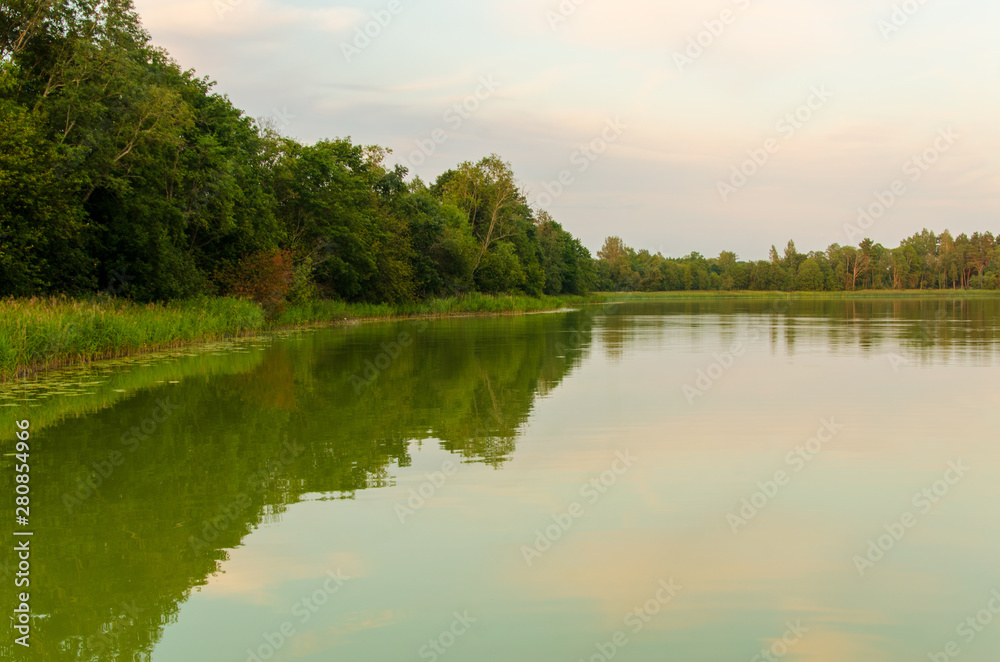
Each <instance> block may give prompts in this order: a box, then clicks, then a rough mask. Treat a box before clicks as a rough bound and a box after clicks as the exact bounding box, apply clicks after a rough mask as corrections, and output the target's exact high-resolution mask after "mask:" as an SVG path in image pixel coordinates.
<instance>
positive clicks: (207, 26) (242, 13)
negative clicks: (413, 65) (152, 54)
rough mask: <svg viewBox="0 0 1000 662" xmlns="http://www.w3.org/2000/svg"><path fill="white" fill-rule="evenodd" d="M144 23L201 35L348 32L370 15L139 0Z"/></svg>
mask: <svg viewBox="0 0 1000 662" xmlns="http://www.w3.org/2000/svg"><path fill="white" fill-rule="evenodd" d="M136 9H138V10H139V14H140V16H142V19H143V23H144V24H146V25H148V26H151V27H153V29H155V31H156V32H157V33H178V34H185V35H199V36H205V37H210V36H213V35H215V36H225V37H244V38H248V37H256V36H260V35H266V34H268V33H271V32H273V31H275V30H291V31H295V30H307V31H317V32H325V33H333V34H340V33H345V32H348V31H349V30H351V29H352V28H354V27H355V26H357V25H359V24H360V23H361V22H362V20H363V19H364V18H365V17H366V14H365V13H364V12H362V11H361V10H359V9H355V8H353V7H329V8H321V9H315V8H306V7H294V6H290V5H284V4H279V3H276V2H272V1H270V0H214V1H212V2H209V1H208V0H191V1H188V2H170V3H167V2H161V1H159V0H138V1H137V2H136Z"/></svg>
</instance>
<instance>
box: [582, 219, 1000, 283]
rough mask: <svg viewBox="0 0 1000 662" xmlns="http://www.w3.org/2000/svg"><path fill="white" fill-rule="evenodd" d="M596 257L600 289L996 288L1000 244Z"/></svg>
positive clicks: (964, 240)
mask: <svg viewBox="0 0 1000 662" xmlns="http://www.w3.org/2000/svg"><path fill="white" fill-rule="evenodd" d="M597 255H598V258H599V261H598V264H597V280H596V283H595V285H596V287H597V289H599V290H602V291H645V292H662V291H675V290H678V291H679V290H763V291H767V290H775V291H777V290H780V291H786V292H791V291H812V292H820V291H829V292H840V291H854V290H881V289H884V290H889V289H895V290H903V289H990V290H995V289H1000V241H998V240H997V238H996V237H994V236H993V234H992V233H990V232H982V233H980V232H976V233H974V234H973V235H972V236H971V237H969V236H968V235H965V234H961V235H959V236H958V237H954V236H952V234H951V233H950V232H949V231H947V230H945V231H944V232H942V233H941V234H939V235H936V234H934V233H933V232H930V231H928V230H926V229H925V230H923V231H922V232H920V233H919V234H915V235H913V236H912V237H909V238H908V239H904V240H903V241H902V242H901V243H900V245H899V247H897V248H886V247H884V246H882V245H881V244H876V243H875V242H873V241H872V240H871V239H865V240H864V241H862V242H861V244H860V245H858V246H857V247H854V246H841V245H840V244H833V245H831V246H830V247H829V248H827V249H826V250H825V251H813V252H809V253H800V252H799V251H798V250H797V249H796V247H795V242H793V241H789V242H788V244H787V246H786V247H785V250H784V251H783V252H782V253H779V252H778V250H777V248H775V247H774V246H772V247H771V252H770V257H769V259H767V260H757V261H753V262H740V261H738V260H737V256H736V254H735V253H732V252H729V251H723V252H722V253H721V254H720V255H719V257H716V258H705V257H704V256H702V255H700V254H699V253H691V254H690V255H688V256H686V257H683V258H679V259H671V258H665V257H663V255H660V254H656V255H653V254H651V253H650V252H649V251H646V250H640V251H638V252H637V251H636V250H635V249H633V248H630V247H629V246H626V245H625V243H624V242H623V241H622V240H621V239H620V238H619V237H608V238H607V240H606V241H605V243H604V247H603V248H602V249H601V250H600V251H598V253H597Z"/></svg>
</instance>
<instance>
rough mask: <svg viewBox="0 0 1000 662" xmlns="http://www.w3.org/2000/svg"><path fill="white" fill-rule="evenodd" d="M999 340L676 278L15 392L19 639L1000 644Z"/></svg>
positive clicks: (886, 646)
mask: <svg viewBox="0 0 1000 662" xmlns="http://www.w3.org/2000/svg"><path fill="white" fill-rule="evenodd" d="M998 338H1000V302H998V301H997V300H991V299H975V300H967V301H957V300H950V299H946V298H942V299H925V300H898V299H896V300H864V301H855V302H847V301H792V302H785V301H781V300H775V301H767V300H761V301H750V300H713V301H701V302H699V301H683V302H655V301H653V302H641V303H630V304H624V305H617V306H606V307H603V308H602V307H600V306H597V307H593V308H584V309H582V310H579V311H574V312H563V313H559V314H548V315H527V316H521V317H497V318H485V319H477V318H467V319H454V320H434V321H403V322H394V323H385V324H370V325H356V326H349V327H340V328H332V329H324V330H316V331H308V332H299V333H292V334H285V335H282V336H274V337H268V338H257V339H250V340H247V341H242V342H236V343H224V344H219V345H214V346H209V347H202V348H194V349H192V350H190V351H185V352H178V353H167V354H162V355H157V356H154V357H145V358H142V359H134V360H129V361H120V362H116V363H114V364H110V365H107V364H102V365H101V366H98V367H95V368H93V369H90V370H88V371H86V372H84V373H80V372H67V373H65V374H63V373H60V374H59V375H57V376H56V378H54V379H50V380H48V381H47V382H40V383H38V384H35V385H30V384H29V385H22V386H21V387H19V388H18V389H15V390H13V391H12V390H10V389H8V390H7V391H6V392H4V393H3V394H2V396H3V400H2V402H3V403H5V404H10V405H14V406H12V407H4V408H0V424H2V425H3V430H4V433H3V434H4V439H5V440H8V439H9V438H10V437H11V436H12V435H11V434H10V432H9V431H12V430H13V429H14V428H13V421H14V420H15V419H20V418H28V419H29V420H31V421H32V426H33V431H34V440H33V455H32V486H33V489H34V492H33V495H32V498H33V501H32V522H31V524H32V526H31V528H32V529H33V530H34V531H35V535H34V538H33V545H34V553H33V557H32V588H33V592H32V603H33V609H34V611H35V613H36V615H37V616H36V618H35V621H34V634H33V646H32V649H31V656H30V657H29V658H27V659H32V660H145V659H151V660H154V661H157V662H173V661H178V662H182V661H183V662H189V661H191V660H196V661H200V660H206V661H219V662H225V661H233V662H244V661H246V660H255V659H258V660H301V661H320V660H322V661H324V662H325V661H328V660H344V661H350V662H353V661H359V662H360V661H366V662H367V661H372V660H377V661H380V662H382V661H384V662H392V661H396V660H399V661H404V660H421V659H425V660H437V659H442V660H447V661H449V662H451V661H453V662H460V661H463V660H465V661H476V662H492V661H497V662H499V661H508V660H529V661H534V660H538V661H549V660H566V661H567V662H576V661H578V660H581V659H582V660H587V661H590V660H602V659H608V658H610V657H611V656H612V655H613V656H614V659H616V660H623V661H630V660H631V661H635V662H645V661H653V660H656V661H661V660H674V659H676V660H685V661H702V660H704V661H713V662H714V661H721V660H748V661H749V660H753V659H754V656H756V655H760V652H761V650H762V649H769V650H773V651H774V652H775V654H776V655H779V656H783V658H782V659H788V660H803V661H810V662H821V661H831V662H832V661H834V660H837V661H842V660H865V661H866V662H867V661H870V662H879V661H883V660H885V661H890V660H891V661H897V660H927V659H944V658H940V657H938V658H934V657H931V658H929V657H928V656H929V655H932V656H933V655H936V654H939V653H941V654H943V653H942V652H943V651H945V649H946V646H948V645H949V643H951V644H952V646H953V647H952V649H951V650H952V651H955V650H956V648H955V647H957V650H959V651H960V655H961V659H962V660H967V661H968V662H977V661H983V662H986V661H989V662H995V660H997V659H998V658H1000V614H997V615H995V617H996V619H997V620H996V621H994V620H993V619H994V614H993V613H992V612H990V604H991V600H992V601H993V602H992V605H993V606H994V607H995V608H996V609H997V610H998V612H1000V600H994V598H993V597H992V592H993V591H997V590H1000V567H998V564H997V553H998V550H1000V526H998V525H997V522H998V521H1000V498H998V497H1000V480H998V478H1000V449H998V445H997V435H996V431H995V430H996V425H995V416H994V414H995V412H996V411H997V410H998V409H1000V390H998V388H997V363H998V362H997V357H998V353H997V349H998V344H1000V343H998ZM821 439H822V440H825V441H821ZM810 440H812V441H810ZM7 451H9V448H8V446H7V445H5V453H6V452H7ZM116 454H117V455H116ZM112 461H116V462H117V464H112V463H111V462H112ZM12 462H13V458H12V457H11V456H9V455H5V456H4V457H3V461H2V466H0V469H2V472H3V484H4V485H5V486H6V487H7V488H8V489H7V493H8V494H10V493H12V491H13V482H12V480H11V478H10V477H11V476H12V475H13V470H12V467H11V464H12ZM956 467H957V469H956ZM98 482H99V484H98ZM924 490H928V492H927V493H926V494H922V492H923V491H924ZM935 490H937V492H935ZM2 509H3V513H2V516H3V517H5V518H6V519H5V521H13V507H12V504H10V503H8V500H5V501H4V503H3V507H2ZM894 535H895V537H893V536H894ZM886 536H888V537H886ZM897 538H898V539H897ZM880 545H881V547H879V546H880ZM3 560H4V561H5V562H6V563H7V565H6V566H5V568H6V573H9V572H10V569H11V567H12V566H11V564H12V563H13V561H14V559H13V556H12V555H9V556H6V557H4V559H3ZM9 582H10V580H9V575H8V579H7V580H6V581H5V584H9ZM998 595H1000V593H998ZM2 599H3V601H4V602H3V607H4V609H5V612H8V613H9V612H10V611H11V610H12V609H13V605H12V604H11V600H12V597H11V591H9V590H5V591H3V594H2ZM977 615H978V618H979V619H980V620H979V621H978V622H977V621H976V620H975V619H976V618H977ZM968 618H972V619H973V621H972V622H971V623H969V622H966V623H965V624H964V626H963V622H965V621H966V619H968ZM5 637H9V635H5ZM783 637H784V640H782V638H783ZM10 643H11V641H10V639H9V638H5V640H4V642H3V645H4V646H5V647H6V650H5V654H7V653H8V652H9V651H10V650H11V648H10ZM17 652H18V653H19V654H20V651H17ZM5 659H6V658H5ZM22 659H23V658H22Z"/></svg>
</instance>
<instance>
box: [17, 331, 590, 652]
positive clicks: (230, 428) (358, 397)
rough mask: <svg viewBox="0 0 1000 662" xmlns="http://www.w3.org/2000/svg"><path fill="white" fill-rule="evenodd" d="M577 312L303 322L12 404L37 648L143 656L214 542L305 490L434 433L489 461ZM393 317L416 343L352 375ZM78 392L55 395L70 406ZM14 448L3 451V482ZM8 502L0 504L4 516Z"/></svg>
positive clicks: (340, 486) (215, 551)
mask: <svg viewBox="0 0 1000 662" xmlns="http://www.w3.org/2000/svg"><path fill="white" fill-rule="evenodd" d="M587 319H588V318H587V317H586V316H585V315H583V314H581V313H570V314H564V315H530V316H524V317H511V318H498V319H486V320H461V321H457V320H456V321H439V322H433V323H431V324H429V325H427V324H422V323H421V324H420V325H414V324H411V323H405V324H378V325H374V324H373V325H360V326H355V327H353V328H349V329H335V330H332V331H327V332H315V333H304V334H302V335H299V336H297V337H292V338H289V339H286V340H284V341H281V342H277V343H275V344H274V345H272V346H270V347H268V348H267V349H266V350H262V351H260V352H257V353H252V354H244V353H233V354H226V355H202V356H197V357H190V358H182V359H180V360H179V361H176V362H172V363H169V364H166V365H164V364H157V365H155V366H151V367H150V369H149V375H148V377H149V378H151V379H150V381H149V382H148V383H142V377H141V374H142V372H143V370H142V369H139V370H137V371H133V372H132V373H130V374H129V377H128V378H127V379H119V380H118V381H114V383H112V384H110V386H114V387H116V389H117V390H125V389H122V388H118V387H123V386H127V389H128V390H129V391H130V392H131V394H130V397H127V398H124V397H121V395H120V394H118V393H115V392H114V391H115V389H107V390H108V391H109V392H110V393H111V396H109V398H108V401H107V403H106V405H105V406H103V407H102V406H101V404H102V402H101V401H100V400H97V401H96V402H95V403H94V409H95V410H94V411H93V412H92V413H89V414H88V415H76V416H59V414H58V412H56V411H53V409H54V408H58V407H59V406H60V404H61V403H51V404H50V406H49V408H48V409H45V410H42V409H37V410H32V409H26V408H25V409H21V410H18V417H20V416H25V417H28V418H30V420H32V422H33V430H34V431H35V440H34V456H33V464H32V471H33V472H34V474H33V477H34V482H33V488H34V494H33V503H34V504H35V512H34V517H33V519H32V524H33V526H34V529H35V531H36V535H35V545H36V549H37V551H36V553H35V555H34V556H33V558H32V561H33V566H32V578H33V582H34V590H33V592H32V600H33V603H32V604H33V607H34V609H35V610H36V613H38V614H44V617H43V618H39V619H38V620H37V621H36V623H35V635H34V637H35V638H34V642H35V645H34V648H33V653H32V654H33V655H35V656H37V657H36V658H33V659H39V660H42V659H45V660H60V659H66V660H111V659H114V660H119V659H122V660H131V659H133V658H134V657H135V656H136V655H137V654H141V656H148V654H149V651H150V650H151V649H152V647H153V646H154V644H155V643H156V641H157V639H158V637H159V635H160V631H161V630H162V628H163V626H164V625H165V624H167V623H170V622H172V621H173V620H174V618H175V617H176V614H177V610H178V605H179V604H180V603H182V602H183V601H184V600H185V598H186V596H187V595H188V594H189V592H190V591H191V589H192V588H193V587H195V586H198V585H201V584H204V582H205V579H206V577H208V576H209V575H211V574H212V573H213V572H215V571H216V570H217V568H218V566H219V563H220V562H222V561H224V560H225V559H226V558H228V553H227V551H226V550H229V549H232V548H234V547H236V546H238V545H239V544H240V541H241V540H242V539H243V538H244V537H245V536H246V535H247V534H248V533H249V532H250V531H251V530H253V529H254V528H255V527H257V526H259V525H261V524H262V523H266V522H269V521H275V520H276V519H277V518H279V517H280V516H281V514H282V513H283V512H284V510H285V509H286V508H287V506H288V505H289V504H291V503H295V502H297V501H299V500H300V499H301V498H302V497H303V495H313V496H314V497H315V496H321V497H324V496H325V497H341V498H342V497H351V496H352V495H353V494H354V493H355V492H356V491H357V490H361V489H365V488H369V487H382V486H385V485H387V484H389V483H391V481H392V476H391V472H390V468H391V467H392V466H401V467H405V466H408V465H409V464H410V458H409V453H410V450H409V449H410V443H411V442H412V441H414V440H417V441H420V440H427V439H436V440H440V442H441V445H442V446H443V447H444V448H446V449H447V450H449V451H451V452H453V453H456V454H458V455H460V456H461V457H462V458H464V459H465V460H466V461H469V462H485V463H488V464H490V465H492V466H495V467H499V466H501V465H502V464H503V462H504V461H505V459H506V458H508V457H509V456H510V454H511V453H512V452H513V451H514V440H515V438H516V436H517V433H518V430H519V428H520V427H521V426H522V425H523V424H524V423H525V421H526V420H527V418H528V416H529V414H530V412H531V408H532V405H533V402H534V400H535V397H536V394H545V393H547V392H548V391H550V390H551V389H552V388H554V387H555V386H556V385H558V384H559V383H560V381H561V380H562V379H563V378H564V377H565V376H566V374H567V373H568V372H569V371H570V370H572V368H573V367H574V366H576V365H579V363H580V361H581V360H582V359H583V356H584V354H585V352H586V351H587V345H588V344H589V342H590V331H589V322H588V321H587ZM578 330H579V331H581V333H579V334H572V337H573V339H574V340H573V341H572V342H571V343H570V344H566V343H564V342H563V339H564V336H566V337H569V336H570V335H571V332H574V331H578ZM404 331H408V332H409V333H410V334H411V336H412V338H413V339H414V340H413V342H412V344H410V345H409V346H408V347H407V348H404V349H402V351H399V350H397V349H395V348H392V347H390V349H391V350H392V353H393V354H396V356H395V358H393V359H392V361H391V364H390V365H388V366H387V367H386V368H385V369H384V370H382V372H381V374H380V375H378V378H377V379H374V380H372V381H371V382H370V383H369V384H368V385H365V386H364V387H363V388H360V389H357V388H356V382H354V383H352V379H351V378H352V376H358V375H362V376H363V375H364V374H365V370H366V367H367V365H368V364H367V363H366V362H367V361H371V360H374V359H376V358H377V357H378V355H379V354H380V353H382V352H383V349H382V348H383V347H386V346H391V344H392V343H393V342H394V341H395V340H396V339H397V338H398V336H399V334H400V333H401V332H404ZM166 377H169V380H168V379H166ZM168 381H178V382H179V383H177V384H169V383H167V382H168ZM95 395H96V394H95ZM84 397H86V396H84ZM91 400H94V398H93V397H91ZM76 402H77V398H73V399H71V400H69V401H68V402H67V403H66V404H65V405H64V406H65V407H66V408H67V409H68V410H69V411H75V410H74V409H72V407H74V406H76ZM164 402H165V403H166V405H167V408H168V409H170V410H171V411H170V412H169V415H166V414H165V412H164V409H163V407H162V403H164ZM173 408H176V409H173ZM7 411H8V412H9V410H7ZM36 412H37V414H38V416H35V413H36ZM5 413H6V412H5ZM13 418H14V416H13V415H10V419H11V421H12V420H13ZM157 419H164V420H157ZM46 423H47V424H48V425H47V427H45V424H46ZM144 423H145V426H144ZM12 428H13V425H12V422H11V425H8V426H7V427H6V428H5V429H12ZM295 445H298V446H299V447H300V448H301V450H300V451H298V450H297V449H296V447H295ZM290 449H293V450H290ZM115 453H118V454H119V456H116V455H113V454H115ZM12 459H13V458H11V457H4V459H3V460H4V461H3V466H2V471H3V476H4V480H5V481H7V480H10V479H11V477H12V476H13V471H12V469H11V461H12ZM115 460H120V464H118V465H115V464H113V462H114V461H115ZM288 460H291V461H288ZM92 485H93V486H96V489H93V488H92V487H90V486H92ZM8 487H9V488H10V491H9V492H8V493H11V492H12V491H13V483H12V482H11V484H10V485H8ZM7 501H9V500H5V503H4V504H3V511H2V514H0V516H3V517H6V519H5V521H13V504H11V503H8V502H7ZM5 560H6V561H7V563H8V565H7V569H8V572H9V569H10V567H11V565H10V564H11V563H12V561H11V560H10V559H5ZM10 597H11V593H10V591H4V592H3V598H4V599H5V600H9V599H10ZM3 607H4V608H5V609H4V611H5V613H6V612H9V611H10V610H11V609H13V605H10V604H9V603H5V604H3ZM7 607H10V609H6V608H7ZM136 659H139V658H136Z"/></svg>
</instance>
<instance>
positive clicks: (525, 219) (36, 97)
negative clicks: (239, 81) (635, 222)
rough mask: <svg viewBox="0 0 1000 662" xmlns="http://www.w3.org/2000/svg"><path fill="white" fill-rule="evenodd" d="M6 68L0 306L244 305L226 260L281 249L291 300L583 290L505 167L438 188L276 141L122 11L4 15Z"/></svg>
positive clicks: (326, 144) (586, 266)
mask: <svg viewBox="0 0 1000 662" xmlns="http://www.w3.org/2000/svg"><path fill="white" fill-rule="evenodd" d="M0 56H2V57H0V241H2V243H0V296H35V295H50V294H60V293H68V294H73V295H85V294H87V293H93V292H96V291H100V290H105V291H109V292H111V293H112V294H116V295H123V296H126V297H128V298H129V299H132V300H135V301H141V302H152V301H159V302H164V301H170V300H176V299H183V298H188V297H192V296H197V295H199V294H202V293H206V292H213V291H222V292H226V291H233V289H232V288H233V283H232V282H231V280H230V281H227V280H226V278H227V277H228V276H227V271H226V270H225V269H220V265H240V264H243V261H244V260H246V259H247V258H248V256H259V255H273V254H277V253H275V252H276V251H288V252H290V254H291V255H294V256H295V259H294V264H295V266H294V268H293V270H292V273H291V276H290V280H291V285H290V287H289V289H288V292H287V293H286V294H287V297H288V298H289V299H290V300H291V301H294V302H297V303H301V302H305V301H308V300H310V299H312V298H315V297H326V298H334V299H339V300H343V301H348V302H369V303H378V302H389V303H393V304H402V303H405V302H410V301H416V300H419V299H422V298H429V297H441V296H454V295H457V294H460V293H464V292H469V291H474V290H475V289H476V288H477V287H483V288H486V289H487V290H488V291H489V292H494V293H498V292H513V293H521V294H528V295H532V296H537V295H540V294H542V293H543V292H544V293H548V294H551V295H558V294H563V293H576V294H582V293H585V292H586V291H587V289H588V288H589V286H590V284H591V283H590V281H591V276H590V274H591V273H592V272H593V269H594V268H593V265H592V264H591V258H590V256H589V254H588V253H587V252H586V250H585V249H583V248H582V246H580V245H579V243H578V242H576V240H575V239H573V238H572V237H571V236H570V235H569V234H568V233H566V232H565V231H563V230H562V229H561V227H559V226H558V224H556V225H553V226H551V227H549V228H548V230H547V231H546V232H547V234H546V236H545V241H547V242H548V243H547V244H546V247H545V248H544V249H543V246H542V238H541V237H540V235H539V233H538V232H537V231H536V219H535V217H534V213H533V211H532V210H531V209H530V207H529V206H528V204H527V201H526V200H525V198H524V196H523V194H522V193H521V187H520V184H519V183H518V182H517V180H516V178H515V176H514V173H513V171H512V170H511V167H510V164H508V163H506V162H504V161H503V160H502V159H501V158H500V157H498V156H496V155H491V156H489V157H487V158H484V159H482V160H481V161H479V162H478V163H476V164H472V163H463V164H461V165H459V166H458V167H457V168H456V169H455V170H451V171H449V172H447V173H445V174H444V175H442V176H441V178H439V179H438V181H437V182H436V183H435V184H434V185H433V186H431V187H430V188H428V187H427V186H425V185H424V184H423V182H420V181H419V180H414V181H413V182H411V183H407V182H406V175H407V172H406V170H405V169H404V168H402V167H401V166H395V167H391V166H389V165H387V164H386V162H385V157H386V155H387V152H386V150H385V149H383V148H380V147H366V146H361V145H355V144H353V143H352V142H351V141H350V139H334V140H324V141H320V142H318V143H316V144H312V145H305V144H301V143H298V142H296V141H294V140H290V139H287V138H284V137H282V136H280V135H278V134H276V133H275V132H274V131H272V130H270V129H268V128H267V127H262V126H259V125H257V124H256V123H255V122H253V121H252V120H250V119H249V118H247V117H246V116H245V115H244V113H243V112H242V111H240V110H239V109H237V108H235V107H233V105H232V104H231V103H230V101H229V100H228V99H227V98H226V97H224V96H222V95H219V94H217V93H214V92H213V91H212V87H213V84H212V83H211V82H210V81H209V80H207V79H200V78H197V77H195V76H194V74H193V73H192V72H190V71H182V70H181V69H180V68H179V67H178V65H177V64H176V63H175V62H173V61H172V60H171V59H170V58H169V56H168V55H167V54H166V53H165V52H163V51H162V50H159V49H157V48H155V47H154V46H153V45H152V44H151V43H150V40H149V36H148V35H147V34H146V33H145V32H144V31H143V30H142V28H141V23H140V20H139V17H138V15H137V14H136V12H135V10H134V8H133V6H132V4H131V2H130V1H129V0H122V1H119V0H96V1H95V2H86V3H79V2H69V1H68V0H55V1H51V2H50V1H46V2H30V1H22V0H18V1H17V2H14V3H13V4H11V5H10V6H9V9H8V6H7V5H5V7H4V11H3V12H2V13H0ZM547 223H548V224H551V223H552V221H551V219H549V220H548V221H547ZM574 242H575V243H574ZM547 270H551V271H552V274H551V276H550V275H549V274H548V273H547ZM480 272H482V273H480ZM232 275H233V274H232V273H229V276H232ZM251 298H254V299H255V300H257V301H262V300H261V298H260V297H259V296H256V295H255V296H253V297H251ZM284 298H285V296H284V295H283V296H282V297H281V299H282V300H283V299H284ZM265 306H266V307H267V308H268V309H269V313H275V312H276V311H277V309H278V307H280V305H279V304H277V303H275V302H271V303H267V304H265Z"/></svg>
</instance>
